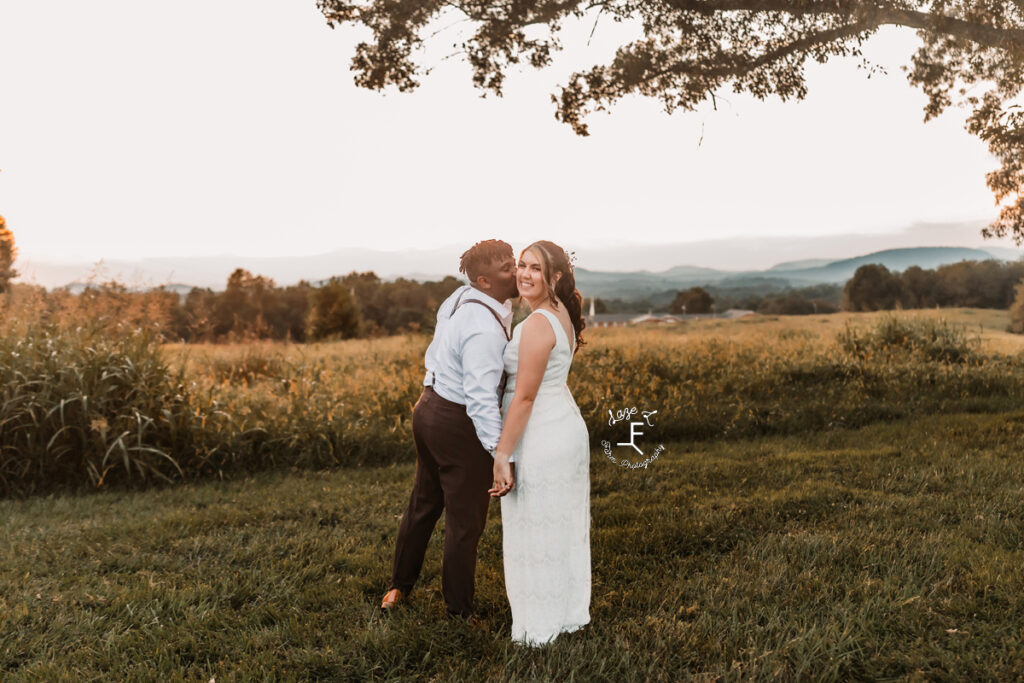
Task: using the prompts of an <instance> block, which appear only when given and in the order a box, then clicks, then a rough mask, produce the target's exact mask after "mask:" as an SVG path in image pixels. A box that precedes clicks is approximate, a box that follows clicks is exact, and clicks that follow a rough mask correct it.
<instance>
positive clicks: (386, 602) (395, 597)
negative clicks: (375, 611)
mask: <svg viewBox="0 0 1024 683" xmlns="http://www.w3.org/2000/svg"><path fill="white" fill-rule="evenodd" d="M403 600H405V594H404V593H402V591H400V590H398V589H397V588H392V589H391V590H389V591H388V592H387V594H386V595H385V596H384V599H383V600H381V603H380V608H381V609H382V610H390V609H394V608H395V607H396V606H397V605H398V603H400V602H402V601H403Z"/></svg>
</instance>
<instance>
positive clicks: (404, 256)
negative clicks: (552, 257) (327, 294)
mask: <svg viewBox="0 0 1024 683" xmlns="http://www.w3.org/2000/svg"><path fill="white" fill-rule="evenodd" d="M1022 256H1024V251H1021V250H1018V249H1009V248H1005V247H995V246H993V247H988V248H972V247H912V248H900V249H886V250H882V251H875V252H871V253H868V254H864V255H861V256H856V257H853V258H845V259H838V260H832V259H821V258H818V259H800V260H794V261H784V262H781V263H778V264H776V265H773V266H771V267H770V268H767V269H763V270H724V269H716V268H705V267H700V266H692V265H679V266H674V267H672V268H668V269H666V270H663V271H658V272H651V271H647V270H637V271H625V272H621V271H607V270H590V269H586V268H580V267H577V268H576V282H577V286H578V287H579V289H580V291H581V292H583V293H584V295H585V296H599V297H606V298H619V299H640V298H645V297H647V296H650V295H651V294H656V293H659V292H662V293H663V292H665V291H667V290H676V289H684V288H689V287H693V286H700V285H714V286H717V287H744V288H750V287H757V288H763V289H765V290H779V289H785V288H787V287H805V286H810V285H816V284H841V283H843V282H846V281H847V280H849V279H850V278H851V277H852V276H853V274H854V272H855V271H856V270H857V268H859V267H860V266H862V265H864V264H867V263H878V264H882V265H884V266H886V267H887V268H889V269H890V270H895V271H902V270H905V269H907V268H909V267H910V266H920V267H921V268H936V267H938V266H941V265H945V264H949V263H956V262H958V261H964V260H971V261H984V260H988V259H999V260H1004V261H1010V260H1016V259H1019V258H1021V257H1022ZM452 262H453V259H452V257H451V254H450V253H449V251H448V250H444V249H438V250H431V251H412V250H410V251H404V252H384V251H375V250H370V249H349V250H342V251H338V252H331V253H328V254H320V255H316V256H309V257H278V258H245V257H232V256H209V257H199V258H184V257H182V258H162V259H142V260H139V261H111V262H106V263H104V262H101V263H100V264H96V265H88V264H81V263H80V264H47V263H39V262H36V263H29V264H21V263H20V262H19V264H17V265H18V267H19V270H20V271H21V272H22V273H23V274H24V275H25V276H26V277H25V278H24V279H26V280H28V281H33V282H36V283H38V284H42V285H44V286H47V287H50V288H53V287H61V286H68V287H70V288H71V289H72V290H79V289H81V288H83V287H85V286H86V285H85V283H86V282H87V281H89V280H90V279H91V280H92V281H100V282H102V281H104V280H109V279H111V278H113V279H117V280H119V281H121V282H125V283H126V284H128V285H129V286H132V287H133V288H137V289H143V288H148V287H154V286H164V287H167V288H170V289H174V290H176V291H178V292H187V291H188V290H189V289H191V288H192V287H209V288H211V289H215V290H219V289H223V288H224V286H225V283H226V281H227V276H228V275H229V274H230V273H231V271H233V270H234V269H235V268H245V269H246V270H249V271H250V272H252V273H255V274H258V275H265V276H268V277H271V278H273V279H274V280H275V281H276V282H277V284H278V285H288V284H293V283H295V282H298V281H299V280H307V281H310V282H317V281H320V280H324V279H326V278H329V277H331V276H332V275H344V274H346V273H349V272H351V271H353V270H359V271H366V270H373V271H375V272H377V273H378V274H379V275H380V276H381V277H384V278H394V277H399V276H401V277H406V278H410V279H415V280H437V279H441V278H443V277H444V276H445V275H449V274H452V275H455V274H456V273H454V272H452V270H451V269H450V270H447V271H446V270H445V269H443V267H441V268H438V264H439V263H452ZM90 272H91V273H92V277H91V278H87V277H86V275H87V274H88V273H90Z"/></svg>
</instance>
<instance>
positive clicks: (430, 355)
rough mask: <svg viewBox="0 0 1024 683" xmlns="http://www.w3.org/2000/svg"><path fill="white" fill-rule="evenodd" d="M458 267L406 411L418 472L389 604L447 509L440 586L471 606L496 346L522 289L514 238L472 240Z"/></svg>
mask: <svg viewBox="0 0 1024 683" xmlns="http://www.w3.org/2000/svg"><path fill="white" fill-rule="evenodd" d="M459 272H462V273H465V274H466V276H467V277H468V278H469V285H467V286H463V287H460V288H459V289H457V290H455V292H454V293H453V294H452V295H451V296H450V297H448V299H446V300H445V302H444V303H443V304H441V307H440V308H439V309H438V311H437V327H436V328H435V330H434V339H433V341H431V343H430V346H428V347H427V353H426V355H425V357H424V361H425V364H426V369H427V374H426V377H425V378H424V380H423V384H424V388H423V393H422V394H421V395H420V399H419V401H417V402H416V407H415V408H413V411H412V433H413V439H414V441H415V443H416V479H415V481H414V482H413V487H412V495H411V496H410V497H409V505H408V506H407V507H406V509H405V514H404V515H402V524H401V526H399V528H398V541H397V542H396V543H395V560H394V564H393V565H392V569H391V586H390V590H389V591H388V593H387V594H386V595H385V596H384V599H383V601H382V602H381V605H380V606H381V609H385V610H389V609H392V608H393V607H395V606H396V605H397V604H398V603H400V602H401V601H402V600H404V599H405V597H406V596H407V595H409V591H411V590H412V587H413V584H414V583H415V582H416V579H417V578H419V575H420V569H421V568H422V566H423V556H424V554H425V553H426V550H427V542H428V541H429V540H430V534H431V532H433V530H434V524H435V523H436V522H437V520H438V518H439V517H440V516H441V511H442V510H444V511H445V532H444V558H443V562H442V568H441V587H442V590H443V592H444V600H445V603H447V606H448V612H449V614H453V615H459V616H469V615H470V614H471V613H472V609H473V587H474V586H473V583H474V575H475V574H476V548H477V543H478V542H479V541H480V536H481V534H483V531H484V523H485V522H486V521H487V507H488V503H489V501H490V495H489V494H488V492H487V489H488V488H489V487H490V485H491V481H492V476H491V475H492V467H493V462H492V458H493V457H494V449H495V447H496V446H497V445H498V437H499V436H500V435H501V412H500V409H499V406H498V391H499V387H498V385H499V383H500V382H501V378H502V371H503V369H504V362H503V360H502V356H503V354H504V351H505V344H506V343H507V342H508V340H509V328H510V324H511V322H512V309H511V306H510V304H509V303H508V300H509V299H511V298H512V297H514V296H516V295H517V294H518V290H517V288H516V262H515V255H514V253H513V252H512V247H511V246H510V245H508V244H506V243H505V242H502V241H500V240H486V241H484V242H479V243H477V244H475V245H473V248H472V249H470V250H469V251H467V252H466V253H465V254H463V255H462V260H461V261H460V262H459Z"/></svg>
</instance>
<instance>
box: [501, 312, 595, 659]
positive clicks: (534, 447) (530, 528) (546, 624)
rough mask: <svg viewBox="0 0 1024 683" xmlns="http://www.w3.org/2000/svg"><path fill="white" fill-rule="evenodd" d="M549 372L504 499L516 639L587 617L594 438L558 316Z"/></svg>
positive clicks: (509, 358) (560, 629) (547, 637)
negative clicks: (573, 382)
mask: <svg viewBox="0 0 1024 683" xmlns="http://www.w3.org/2000/svg"><path fill="white" fill-rule="evenodd" d="M538 313H540V314H543V315H544V316H545V317H546V318H547V319H548V321H549V322H550V323H551V327H552V328H554V331H555V347H554V348H553V349H552V350H551V356H550V357H549V358H548V365H547V368H546V369H545V371H544V379H543V380H542V382H541V386H540V390H539V391H538V392H537V398H536V400H535V401H534V404H533V411H532V412H531V414H530V420H529V422H528V423H527V425H526V430H525V431H524V432H523V437H522V439H520V441H519V445H518V446H517V447H516V450H515V454H514V455H515V486H514V487H513V488H512V491H511V492H509V493H508V494H507V495H506V496H505V497H503V498H502V499H501V526H502V536H503V539H502V548H503V553H504V562H505V587H506V590H507V591H508V602H509V605H510V606H511V608H512V639H513V640H514V641H517V642H520V643H523V644H527V645H542V644H544V643H548V642H550V641H551V640H553V639H554V638H555V637H556V636H557V635H558V634H559V633H565V632H569V631H575V630H577V629H579V628H581V627H582V626H583V625H584V624H587V623H589V622H590V437H589V435H588V433H587V426H586V424H585V423H584V422H583V418H582V417H581V416H580V411H579V408H577V407H576V401H574V400H573V397H572V393H570V391H569V387H568V386H566V383H565V380H566V378H567V377H568V375H569V366H570V365H571V364H572V348H571V346H570V344H571V342H570V341H569V339H568V337H567V336H566V334H565V329H564V328H563V327H562V324H561V322H559V320H558V317H557V316H556V315H555V314H554V313H551V312H550V311H545V310H539V311H534V312H533V313H532V314H531V315H537V314H538ZM523 327H524V326H523V325H522V324H520V325H519V326H517V327H516V329H515V331H514V332H513V333H512V340H511V341H510V342H509V344H508V346H507V347H506V348H505V372H506V373H507V375H508V380H507V384H506V387H505V395H504V399H503V401H502V410H503V412H504V411H507V410H508V406H509V403H510V402H511V400H512V394H513V392H514V390H515V374H516V370H517V366H518V362H519V341H520V337H521V335H522V331H523Z"/></svg>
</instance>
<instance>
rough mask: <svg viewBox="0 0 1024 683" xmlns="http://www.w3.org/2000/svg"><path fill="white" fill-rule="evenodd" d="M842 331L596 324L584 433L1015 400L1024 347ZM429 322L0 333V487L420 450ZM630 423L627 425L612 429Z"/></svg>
mask: <svg viewBox="0 0 1024 683" xmlns="http://www.w3.org/2000/svg"><path fill="white" fill-rule="evenodd" d="M858 320H867V321H870V322H868V323H867V324H860V325H848V326H847V327H846V328H844V329H842V330H840V331H838V333H836V332H833V331H831V329H829V330H823V331H815V330H814V328H812V327H808V323H801V324H802V325H803V326H802V327H800V326H792V327H785V326H783V327H781V328H779V329H777V330H775V331H772V330H771V329H769V328H767V327H766V326H765V325H761V326H760V327H756V326H748V328H749V330H750V332H749V333H745V334H735V332H736V330H737V329H744V328H743V326H744V325H745V324H744V323H733V324H732V326H731V327H722V328H715V330H714V331H713V332H712V333H698V331H697V330H696V329H695V328H683V329H682V333H681V334H680V333H678V332H676V333H673V332H666V331H664V330H629V331H619V332H611V333H607V334H606V333H603V332H601V331H597V332H595V333H593V334H591V335H590V337H589V341H590V343H589V344H588V346H587V347H585V349H584V350H583V351H582V352H581V353H580V354H579V355H578V356H577V358H576V360H575V364H574V368H573V371H572V373H571V375H570V385H571V388H572V390H573V394H574V396H575V397H576V401H577V403H578V404H579V407H580V410H581V412H582V414H583V416H584V418H585V420H586V422H587V425H588V427H589V429H590V431H591V436H592V439H593V442H592V443H593V444H594V445H595V446H596V445H597V444H598V442H599V441H600V440H602V439H609V440H610V439H611V438H617V437H622V433H621V425H615V426H612V425H609V424H608V411H609V410H619V409H622V408H628V407H633V406H636V407H637V408H638V409H640V410H657V411H658V413H657V415H656V417H655V420H654V428H653V429H652V430H649V432H650V433H649V434H648V438H657V439H662V440H675V439H708V438H740V437H750V436H759V435H766V434H796V433H801V432H806V431H811V430H816V429H822V428H827V427H830V426H850V427H852V426H859V425H864V424H868V423H871V422H875V421H879V420H891V419H897V418H900V417H903V416H909V415H922V414H930V413H940V412H949V411H957V412H978V411H982V412H995V411H1001V410H1005V409H1010V408H1013V407H1015V406H1017V405H1019V404H1020V402H1021V401H1022V400H1024V362H1022V360H1021V357H1020V356H1018V355H1010V354H1000V353H993V352H991V351H989V350H986V349H984V348H982V345H981V344H980V343H979V340H978V338H977V335H972V334H969V333H968V332H967V328H965V327H963V326H958V325H955V324H952V323H948V322H941V321H929V320H920V319H916V318H912V317H908V316H906V315H904V316H896V315H890V316H887V317H883V318H872V317H868V318H858ZM428 341H429V339H428V338H427V337H425V336H423V335H410V336H404V337H391V338H387V339H378V340H353V341H344V342H333V343H325V344H314V345H305V346H302V345H286V344H253V345H236V346H227V347H223V346H220V347H211V346H203V345H199V346H193V347H182V346H180V345H167V346H163V347H161V346H160V345H159V338H158V336H157V335H155V334H153V333H150V332H146V331H144V330H139V329H137V328H130V327H127V326H126V327H122V328H120V329H118V328H117V327H116V326H115V327H113V328H112V327H110V326H103V325H100V324H96V325H91V326H89V325H78V326H75V327H67V326H65V327H60V326H57V325H55V324H50V325H44V324H38V325H30V326H22V327H21V328H20V329H18V328H15V327H9V328H8V331H7V332H5V333H3V334H2V335H0V380H2V381H3V390H2V391H3V394H2V405H0V492H2V493H6V494H11V493H30V492H41V491H47V490H52V489H56V488H66V487H72V488H74V487H105V486H109V485H142V484H149V483H152V482H154V481H156V482H160V481H173V480H179V479H196V478H208V477H223V476H230V475H232V474H233V473H238V472H252V471H258V470H266V469H279V468H289V467H312V468H316V467H325V466H352V465H363V464H387V463H395V462H403V461H408V460H411V459H412V457H413V450H412V438H411V433H410V418H411V411H412V406H413V404H414V403H415V401H416V399H417V397H418V395H419V392H420V385H421V380H422V358H423V352H424V350H425V348H426V345H427V343H428ZM619 440H621V439H619Z"/></svg>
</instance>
